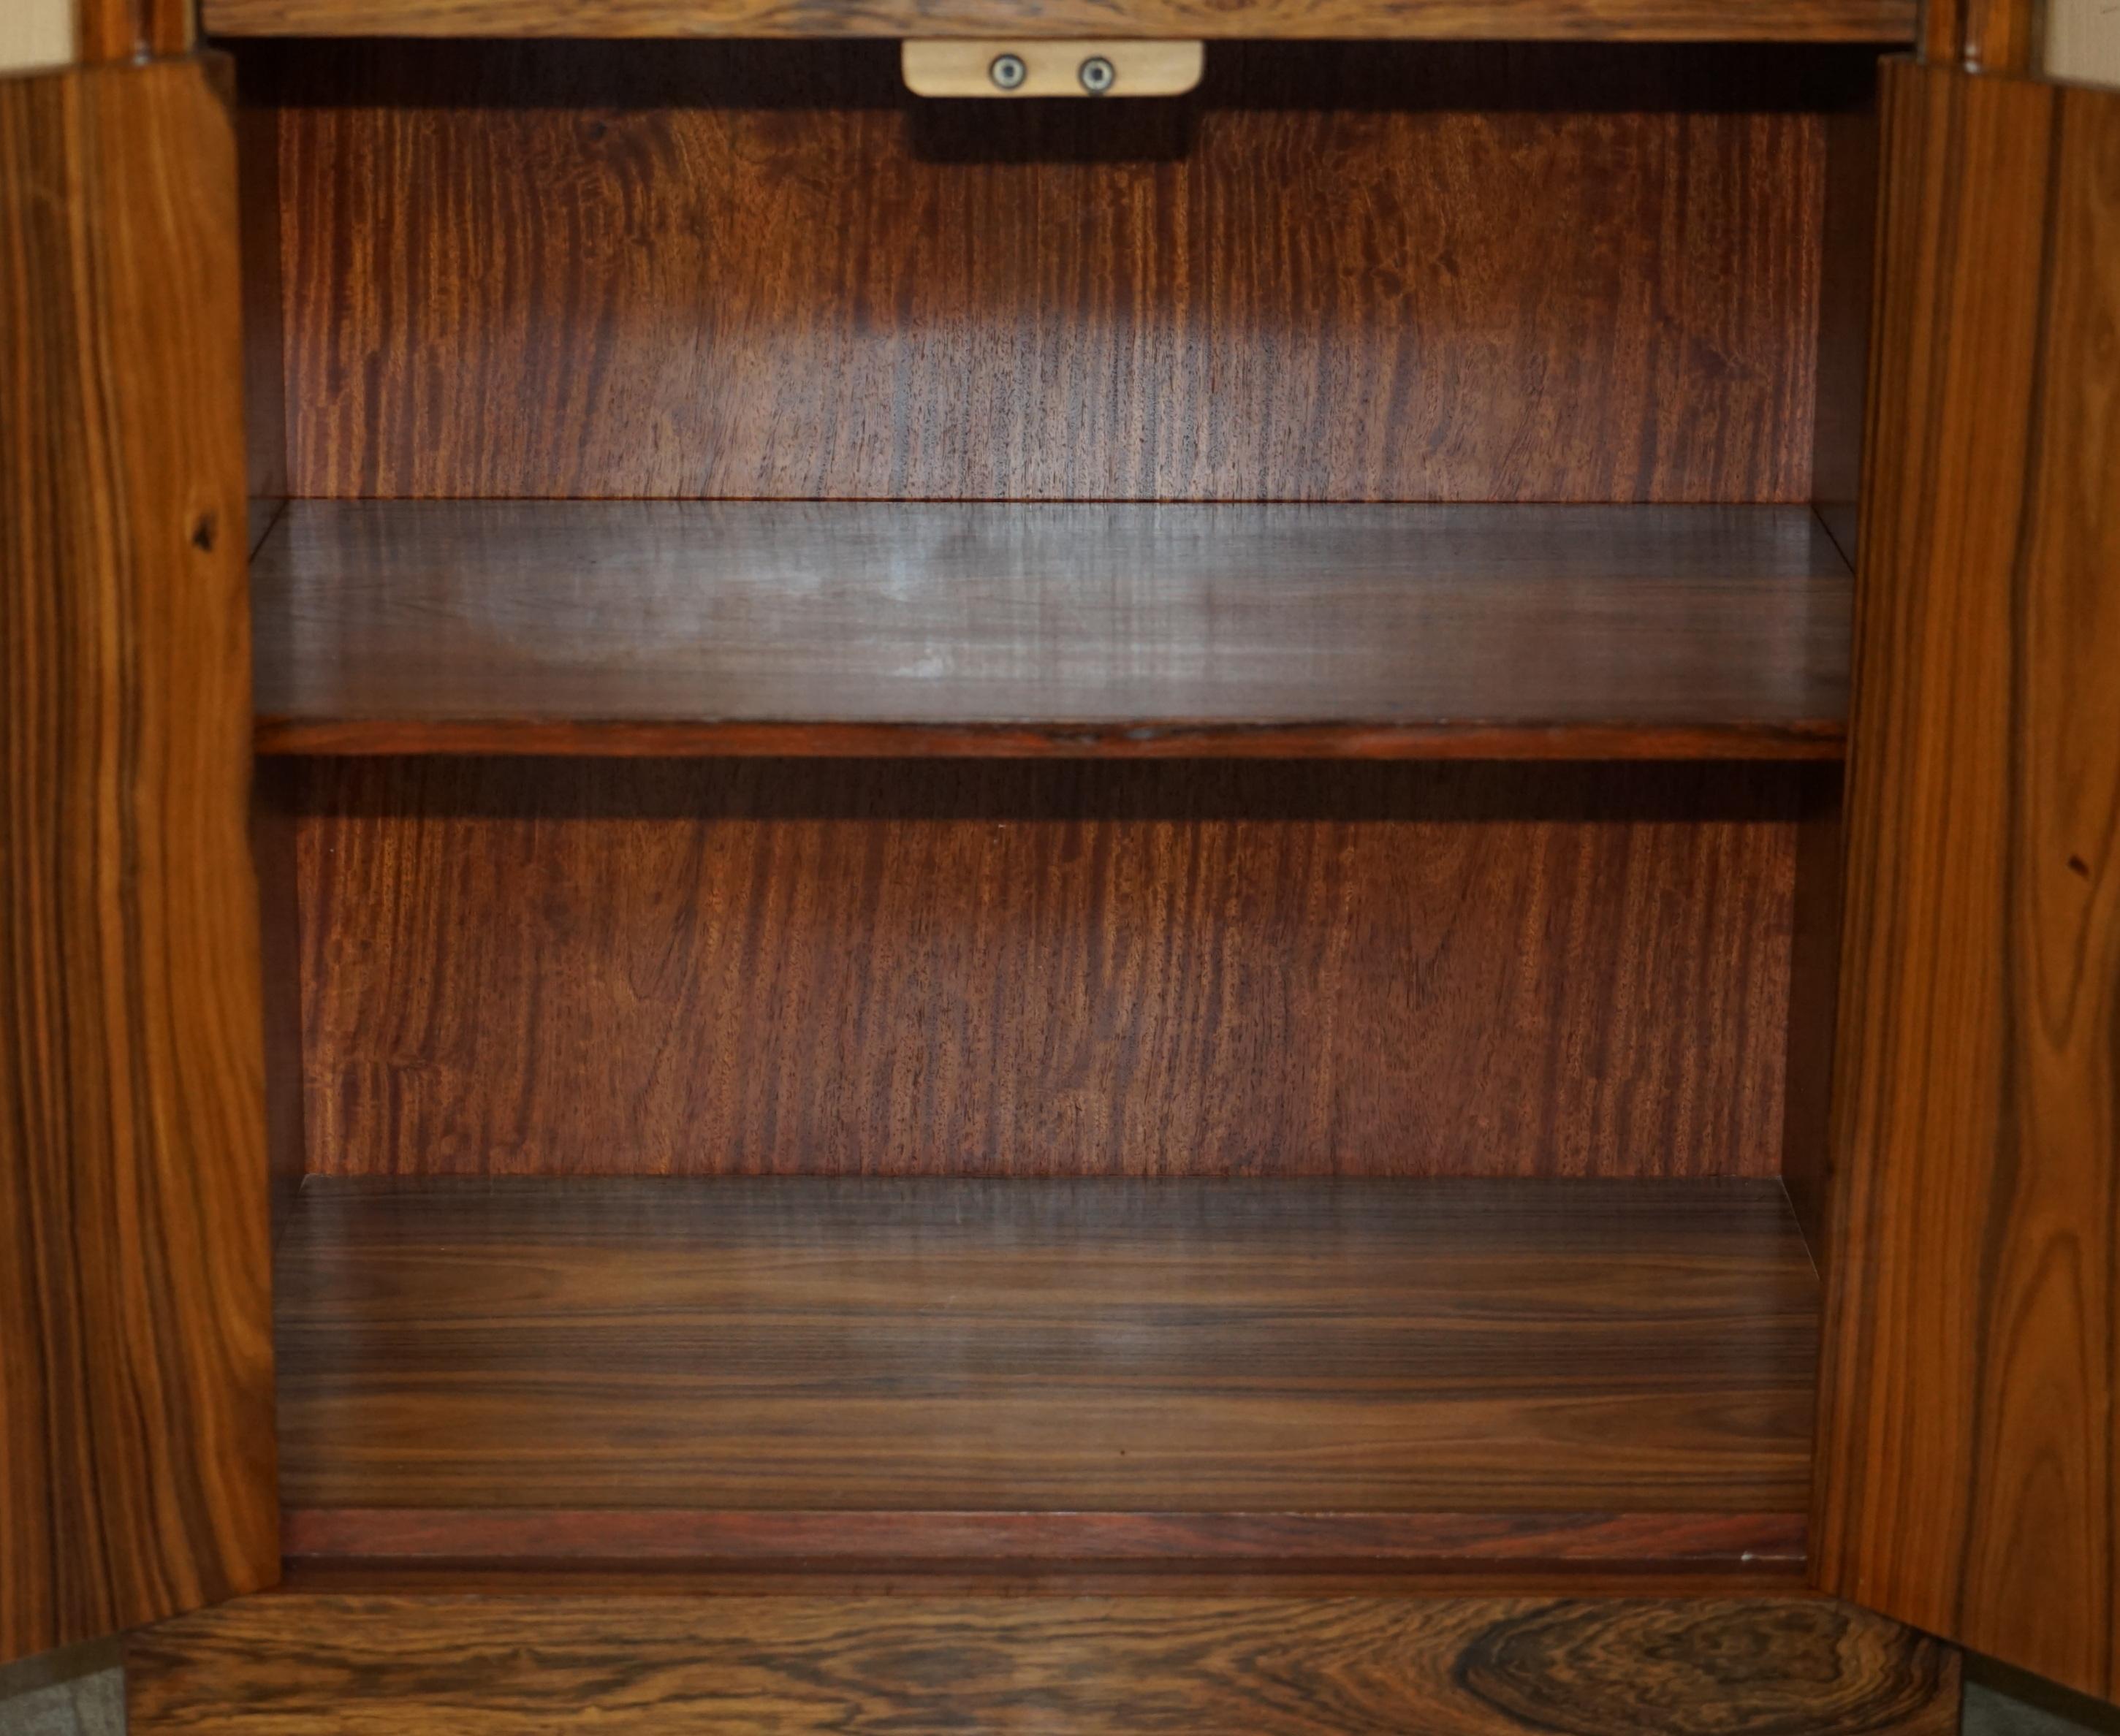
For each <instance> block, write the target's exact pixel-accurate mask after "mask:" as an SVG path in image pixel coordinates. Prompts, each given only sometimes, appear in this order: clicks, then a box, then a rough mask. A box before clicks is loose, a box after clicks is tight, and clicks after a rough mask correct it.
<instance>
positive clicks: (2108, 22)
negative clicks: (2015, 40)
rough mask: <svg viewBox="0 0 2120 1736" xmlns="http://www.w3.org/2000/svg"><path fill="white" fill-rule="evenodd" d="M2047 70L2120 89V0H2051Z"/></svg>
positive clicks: (2048, 6)
mask: <svg viewBox="0 0 2120 1736" xmlns="http://www.w3.org/2000/svg"><path fill="white" fill-rule="evenodd" d="M2046 43H2047V72H2048V74H2049V75H2051V76H2052V77H2055V78H2075V79H2080V80H2082V81H2085V83H2089V84H2099V85H2111V86H2114V87H2115V88H2120V0H2047V15H2046Z"/></svg>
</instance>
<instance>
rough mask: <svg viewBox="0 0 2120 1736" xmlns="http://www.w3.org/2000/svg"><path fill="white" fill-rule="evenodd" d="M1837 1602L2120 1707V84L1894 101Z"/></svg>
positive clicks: (1869, 649) (1913, 94) (1841, 1114)
mask: <svg viewBox="0 0 2120 1736" xmlns="http://www.w3.org/2000/svg"><path fill="white" fill-rule="evenodd" d="M1885 95H1886V100H1887V107H1886V114H1885V120H1886V132H1885V140H1886V142H1885V164H1886V176H1887V178H1886V180H1885V227H1884V252H1883V269H1884V282H1883V291H1882V295H1881V300H1880V304H1879V307H1880V321H1879V334H1880V350H1879V354H1880V358H1881V361H1880V366H1879V370H1878V374H1877V383H1876V411H1875V420H1874V421H1873V424H1872V433H1871V443H1870V444H1871V462H1870V468H1869V472H1868V476H1867V481H1866V493H1867V502H1868V505H1867V517H1866V524H1865V530H1864V536H1865V553H1864V587H1865V588H1864V596H1863V612H1862V620H1861V623H1860V625H1859V629H1858V634H1857V643H1858V668H1857V680H1856V693H1857V699H1856V704H1857V713H1856V717H1855V720H1854V726H1853V729H1854V757H1853V762H1852V765H1851V773H1850V775H1851V784H1850V791H1849V796H1848V828H1849V832H1848V921H1847V925H1846V930H1845V932H1846V935H1847V958H1846V962H1845V968H1846V980H1845V987H1844V990H1843V997H1842V1001H1841V1020H1840V1024H1841V1033H1840V1038H1839V1074H1838V1078H1837V1082H1836V1092H1835V1096H1836V1103H1835V1116H1836V1120H1835V1131H1834V1147H1835V1154H1836V1157H1837V1159H1838V1161H1839V1166H1840V1169H1841V1172H1842V1177H1843V1180H1842V1183H1841V1191H1840V1200H1839V1217H1840V1222H1841V1228H1840V1229H1839V1232H1838V1238H1837V1239H1838V1241H1839V1252H1838V1255H1837V1257H1836V1259H1835V1261H1834V1270H1833V1272H1832V1274H1830V1275H1831V1276H1832V1278H1833V1279H1835V1280H1836V1282H1835V1283H1834V1286H1833V1289H1832V1293H1831V1294H1832V1300H1831V1303H1830V1317H1829V1326H1828V1330H1827V1337H1826V1344H1827V1351H1828V1372H1827V1378H1826V1381H1825V1386H1824V1389H1823V1390H1824V1394H1825V1417H1824V1429H1823V1433H1822V1437H1821V1442H1820V1508H1819V1527H1820V1534H1821V1542H1822V1552H1823V1558H1822V1562H1821V1570H1822V1571H1823V1573H1824V1576H1825V1583H1826V1584H1828V1585H1829V1586H1831V1587H1833V1588H1834V1589H1835V1590H1839V1592H1840V1593H1842V1594H1844V1595H1847V1596H1849V1597H1853V1598H1856V1599H1860V1600H1862V1601H1863V1602H1865V1603H1869V1604H1875V1605H1876V1606H1878V1607H1880V1608H1885V1609H1886V1610H1888V1611H1890V1612H1891V1613H1895V1614H1896V1615H1899V1617H1901V1618H1904V1619H1907V1620H1910V1621H1913V1622H1917V1623H1918V1624H1919V1625H1921V1626H1922V1627H1926V1628H1928V1629H1930V1630H1932V1631H1934V1632H1940V1633H1943V1634H1946V1635H1948V1636H1952V1637H1954V1638H1956V1639H1958V1640H1960V1641H1963V1642H1964V1643H1966V1644H1968V1645H1974V1646H1977V1647H1978V1648H1979V1649H1980V1650H1983V1651H1987V1652H1991V1653H1993V1654H1995V1655H1997V1656H2000V1657H2001V1658H2004V1659H2007V1660H2008V1661H2010V1662H2011V1663H2014V1664H2019V1665H2021V1666H2024V1667H2026V1668H2029V1669H2034V1670H2036V1671H2037V1672H2039V1673H2041V1674H2043V1675H2045V1676H2048V1677H2052V1678H2055V1679H2057V1680H2059V1681H2062V1682H2064V1683H2068V1684H2070V1685H2071V1686H2073V1687H2077V1688H2080V1689H2084V1690H2086V1691H2088V1692H2093V1693H2096V1694H2100V1695H2104V1696H2108V1697H2110V1696H2112V1695H2113V1694H2115V1693H2116V1692H2120V1667H2116V1647H2120V1603H2116V1588H2120V1511H2117V1510H2120V1488H2116V1473H2115V1465H2116V1454H2115V1447H2116V1437H2115V1433H2114V1413H2113V1401H2114V1392H2115V1386H2116V1380H2120V1340H2116V1338H2115V1325H2114V1323H2115V1319H2116V1310H2120V1268H2116V1251H2115V1246H2114V1238H2115V1234H2116V1229H2115V1212H2116V1191H2115V1188H2116V1176H2117V1175H2120V1169H2116V1158H2120V682H2116V681H2115V680H2114V671H2115V670H2116V669H2120V588H2116V587H2115V586H2114V583H2113V574H2114V573H2115V572H2116V571H2120V514H2116V513H2115V512H2114V510H2113V503H2114V502H2115V501H2116V500H2120V352H2117V351H2116V350H2115V348H2114V343H2113V333H2114V332H2115V330H2116V329H2117V328H2120V178H2116V176H2115V174H2114V172H2113V165H2114V164H2115V163H2116V162H2120V95H2114V94H2113V93H2111V92H2105V91H2093V90H2088V89H2081V88H2075V89H2071V88H2064V87H2061V86H2049V85H2043V84H2038V83H2032V82H2028V81H2011V80H2004V79H1998V78H1992V77H1968V76H1964V75H1961V74H1958V73H1955V72H1950V71H1949V70H1946V69H1922V68H1918V67H1913V66H1911V65H1908V66H1904V67H1891V68H1890V69H1888V72H1887V74H1886V83H1885Z"/></svg>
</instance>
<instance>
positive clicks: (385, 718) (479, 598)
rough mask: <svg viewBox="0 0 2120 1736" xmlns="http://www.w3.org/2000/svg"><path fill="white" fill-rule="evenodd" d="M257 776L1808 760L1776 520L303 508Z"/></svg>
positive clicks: (1832, 712)
mask: <svg viewBox="0 0 2120 1736" xmlns="http://www.w3.org/2000/svg"><path fill="white" fill-rule="evenodd" d="M253 573H254V580H253V589H254V593H255V617H256V634H257V657H258V668H257V703H258V749H259V751H260V752H263V753H448V752H477V753H511V752H519V753H562V754H565V753H577V754H695V753H696V754H1004V755H1034V754H1058V755H1110V756H1130V757H1149V756H1159V755H1160V756H1183V755H1271V756H1281V757H1306V756H1317V757H1404V758H1448V757H1459V758H1578V759H1625V758H1646V759H1686V758H1770V759H1817V758H1828V757H1832V756H1834V755H1837V754H1839V751H1840V750H1841V744H1842V740H1843V733H1844V728H1845V720H1846V710H1847V688H1848V629H1849V617H1850V601H1849V598H1850V590H1851V582H1850V578H1849V574H1848V568H1847V565H1846V563H1845V562H1844V561H1843V559H1841V557H1840V555H1839V552H1838V551H1837V550H1836V549H1835V548H1834V544H1833V542H1832V541H1831V540H1830V539H1829V537H1828V536H1826V535H1825V531H1824V530H1823V529H1822V528H1821V527H1820V524H1819V523H1818V522H1817V520H1816V518H1815V517H1814V515H1813V514H1812V513H1810V512H1809V511H1808V510H1807V509H1806V508H1791V507H1647V506H1625V507H1593V506H1361V505H1341V506H1143V505H1105V506H1054V505H993V504H986V505H935V504H786V503H747V504H733V503H678V502H655V503H646V502H511V503H493V502H381V503H373V502H371V503H332V502H300V501H298V502H295V503H293V504H291V505H289V506H288V507H287V508H286V510H285V512H284V513H283V514H282V516H281V518H280V520H279V522H277V524H276V525H274V526H273V527H272V530H271V531H270V532H269V533H268V534H267V536H266V538H265V541H264V543H263V546H262V547H261V549H260V550H259V552H258V557H257V559H256V561H255V563H254V567H253Z"/></svg>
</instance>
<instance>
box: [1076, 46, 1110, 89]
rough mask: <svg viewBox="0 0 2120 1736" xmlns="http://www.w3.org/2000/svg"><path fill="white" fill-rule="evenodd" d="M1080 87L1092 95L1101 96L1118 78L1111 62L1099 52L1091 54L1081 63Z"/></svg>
mask: <svg viewBox="0 0 2120 1736" xmlns="http://www.w3.org/2000/svg"><path fill="white" fill-rule="evenodd" d="M1080 76H1081V81H1082V88H1083V89H1084V90H1085V91H1088V92H1089V93H1090V95H1092V96H1102V95H1104V92H1105V91H1109V90H1110V89H1111V87H1112V86H1113V83H1114V82H1115V81H1117V79H1118V76H1119V75H1118V72H1116V71H1115V70H1113V66H1112V63H1111V62H1109V60H1107V59H1105V58H1104V56H1103V55H1101V54H1092V55H1091V56H1090V58H1088V59H1087V60H1086V61H1084V62H1083V63H1082V70H1081V75H1080Z"/></svg>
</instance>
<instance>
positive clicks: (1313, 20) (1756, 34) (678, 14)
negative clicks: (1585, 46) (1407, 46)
mask: <svg viewBox="0 0 2120 1736" xmlns="http://www.w3.org/2000/svg"><path fill="white" fill-rule="evenodd" d="M205 10H206V21H207V28H208V29H209V30H213V31H214V32H216V34H218V35H225V36H245V35H253V36H294V35H309V36H360V35H393V36H570V37H597V36H694V35H697V36H824V37H830V36H890V37H897V36H995V35H1003V36H1038V37H1056V36H1058V37H1076V36H1123V37H1134V38H1138V37H1155V36H1212V37H1246V36H1249V37H1334V36H1340V37H1395V36H1412V37H1443V38H1448V37H1474V38H1481V39H1485V38H1495V37H1502V38H1510V37H1534V38H1537V37H1547V38H1555V39H1566V40H1574V41H1593V42H1594V41H1634V42H1661V41H1679V42H1690V41H1699V40H1709V41H1713V40H1717V39H1731V40H1745V41H1791V42H1892V41H1904V40H1905V39H1907V38H1908V37H1909V36H1910V35H1913V27H1914V3H1913V0H1234V3H1230V0H1222V3H1220V4H1216V3H1211V0H1047V3H1045V4H1043V5H1040V6H1039V7H1035V8H1033V7H1024V6H1020V5H1014V4H1005V3H1001V0H380V3H378V0H205Z"/></svg>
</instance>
